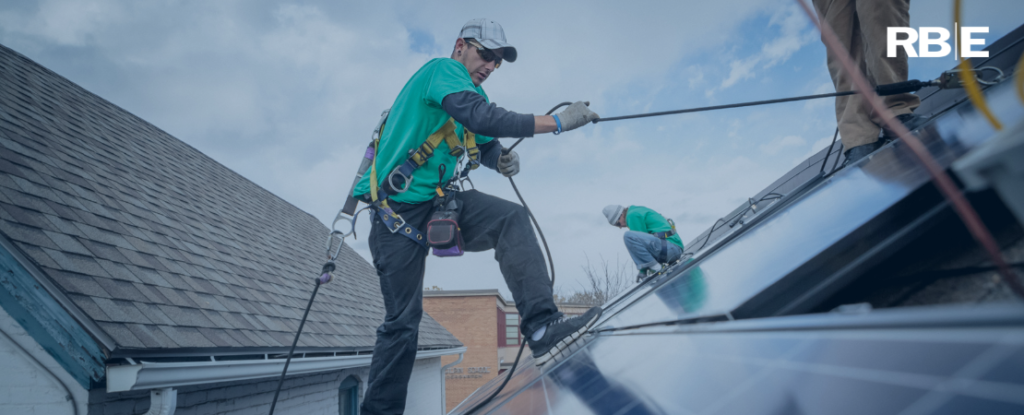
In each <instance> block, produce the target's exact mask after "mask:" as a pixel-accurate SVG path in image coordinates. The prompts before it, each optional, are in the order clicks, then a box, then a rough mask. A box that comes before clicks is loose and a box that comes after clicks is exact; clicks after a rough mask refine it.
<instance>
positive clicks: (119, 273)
mask: <svg viewBox="0 0 1024 415" xmlns="http://www.w3.org/2000/svg"><path fill="white" fill-rule="evenodd" d="M96 263H97V264H100V267H103V270H105V271H107V275H110V277H111V278H114V279H118V280H122V281H129V282H142V280H140V279H139V278H138V277H136V276H135V274H133V273H132V272H131V270H129V269H128V267H126V266H124V265H123V264H117V263H114V262H111V261H108V260H105V259H99V258H97V259H96Z"/></svg>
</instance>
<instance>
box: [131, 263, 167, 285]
mask: <svg viewBox="0 0 1024 415" xmlns="http://www.w3.org/2000/svg"><path fill="white" fill-rule="evenodd" d="M125 267H126V268H128V270H130V271H131V272H132V274H134V275H135V277H137V278H138V279H139V280H140V281H142V282H144V283H146V284H149V285H156V286H158V287H167V288H172V286H171V284H170V283H169V282H167V280H165V279H164V277H163V276H162V275H160V273H158V272H156V270H154V269H148V268H142V267H137V266H134V265H126V266H125Z"/></svg>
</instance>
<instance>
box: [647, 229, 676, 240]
mask: <svg viewBox="0 0 1024 415" xmlns="http://www.w3.org/2000/svg"><path fill="white" fill-rule="evenodd" d="M675 234H676V230H675V229H670V230H668V231H665V232H651V235H654V236H655V237H656V238H658V239H668V238H671V237H672V236H673V235H675Z"/></svg>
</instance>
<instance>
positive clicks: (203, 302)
mask: <svg viewBox="0 0 1024 415" xmlns="http://www.w3.org/2000/svg"><path fill="white" fill-rule="evenodd" d="M185 295H187V296H188V297H189V298H191V299H192V301H194V302H195V303H196V304H198V305H199V308H203V309H207V310H217V311H228V309H227V307H224V305H223V304H221V303H220V302H219V301H217V298H216V297H214V296H212V295H209V294H201V293H194V292H186V293H185Z"/></svg>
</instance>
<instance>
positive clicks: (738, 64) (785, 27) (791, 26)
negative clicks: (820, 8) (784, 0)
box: [719, 5, 815, 89]
mask: <svg viewBox="0 0 1024 415" xmlns="http://www.w3.org/2000/svg"><path fill="white" fill-rule="evenodd" d="M768 26H769V28H771V27H777V28H778V31H779V34H778V35H777V36H776V37H775V38H773V39H771V40H768V41H767V42H765V43H764V45H762V46H761V49H760V51H758V53H756V54H754V55H751V56H748V57H746V58H743V59H738V60H734V61H732V62H731V63H730V64H729V76H727V77H726V78H725V79H724V80H722V83H721V85H719V88H720V89H725V88H729V87H731V86H733V85H735V84H736V83H738V82H740V81H743V80H747V79H751V78H754V77H756V76H757V74H756V73H755V69H756V70H758V71H764V70H767V69H769V68H771V67H773V66H775V65H777V64H779V63H782V62H785V61H786V60H788V59H789V58H790V57H791V56H793V54H794V53H796V52H797V51H798V50H800V48H802V47H804V46H805V45H807V44H809V43H811V42H812V41H813V40H814V38H815V35H814V33H815V32H813V31H812V30H810V28H811V26H810V24H809V23H808V22H807V17H806V16H804V14H803V12H802V11H801V10H800V9H799V8H798V7H797V6H793V5H789V6H786V7H784V8H782V9H781V10H779V11H777V12H775V13H774V14H773V15H772V17H771V19H770V20H769V21H768Z"/></svg>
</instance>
